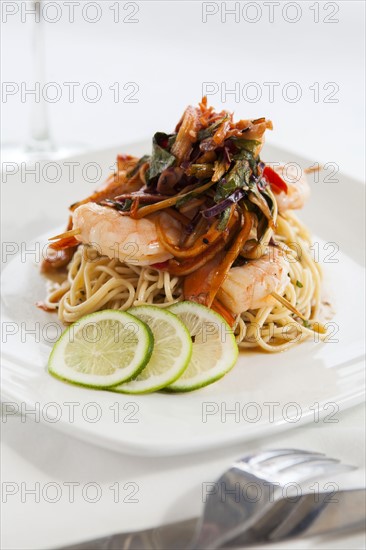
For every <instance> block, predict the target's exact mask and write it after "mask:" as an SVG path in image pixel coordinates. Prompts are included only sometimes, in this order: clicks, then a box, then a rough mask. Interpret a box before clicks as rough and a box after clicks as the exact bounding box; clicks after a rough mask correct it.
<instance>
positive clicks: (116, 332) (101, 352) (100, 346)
mask: <svg viewBox="0 0 366 550" xmlns="http://www.w3.org/2000/svg"><path fill="white" fill-rule="evenodd" d="M153 345H154V337H153V335H152V333H151V331H150V329H149V327H147V326H146V325H145V324H144V323H142V322H141V321H139V319H136V317H133V316H132V315H130V314H128V313H126V312H123V311H116V310H104V311H98V312H97V313H92V314H91V315H86V316H85V317H82V318H81V319H79V321H77V322H76V323H73V324H72V325H70V327H69V328H68V329H67V330H65V332H64V333H63V334H62V335H61V337H60V338H59V339H58V341H57V342H56V344H55V346H54V348H53V350H52V352H51V355H50V358H49V360H48V370H49V372H50V373H51V374H53V375H54V376H56V377H57V378H61V379H62V380H67V381H68V382H72V383H74V384H80V385H82V386H90V387H95V388H107V387H109V386H113V385H116V384H120V383H121V382H124V381H125V380H128V379H129V378H131V377H133V376H135V375H136V374H137V373H139V372H140V370H141V369H143V368H144V366H145V365H146V363H147V362H148V361H149V359H150V357H151V353H152V349H153Z"/></svg>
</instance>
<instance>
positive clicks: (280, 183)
mask: <svg viewBox="0 0 366 550" xmlns="http://www.w3.org/2000/svg"><path fill="white" fill-rule="evenodd" d="M263 176H264V177H265V178H266V180H267V181H268V183H269V185H270V186H271V189H272V190H273V191H274V192H275V193H281V191H284V192H285V193H286V195H287V183H286V182H285V181H284V180H283V179H282V178H281V176H280V175H279V174H277V172H276V171H275V170H273V168H271V167H270V166H265V168H264V170H263Z"/></svg>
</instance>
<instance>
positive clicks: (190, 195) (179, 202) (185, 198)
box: [175, 192, 196, 208]
mask: <svg viewBox="0 0 366 550" xmlns="http://www.w3.org/2000/svg"><path fill="white" fill-rule="evenodd" d="M195 196H196V195H195V193H193V192H192V193H187V195H184V196H183V197H182V198H181V199H178V200H177V202H176V203H175V206H176V208H180V207H181V206H183V205H184V204H186V203H187V202H189V201H190V200H191V199H194V197H195Z"/></svg>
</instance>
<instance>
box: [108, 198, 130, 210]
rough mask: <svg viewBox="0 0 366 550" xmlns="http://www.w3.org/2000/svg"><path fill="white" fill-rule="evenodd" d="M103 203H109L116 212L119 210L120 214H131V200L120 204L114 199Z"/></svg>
mask: <svg viewBox="0 0 366 550" xmlns="http://www.w3.org/2000/svg"><path fill="white" fill-rule="evenodd" d="M103 202H104V203H107V204H108V205H109V206H111V207H112V208H114V209H115V210H118V212H129V210H130V209H131V205H132V202H133V201H132V200H131V199H125V201H124V202H118V201H114V200H113V199H105V200H104V201H103Z"/></svg>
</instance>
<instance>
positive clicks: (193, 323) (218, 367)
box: [165, 302, 239, 392]
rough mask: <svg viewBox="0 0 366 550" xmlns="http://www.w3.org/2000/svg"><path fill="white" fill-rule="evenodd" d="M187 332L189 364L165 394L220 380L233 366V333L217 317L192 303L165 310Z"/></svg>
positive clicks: (189, 389) (235, 349) (221, 319)
mask: <svg viewBox="0 0 366 550" xmlns="http://www.w3.org/2000/svg"><path fill="white" fill-rule="evenodd" d="M169 309H170V311H171V312H172V313H174V314H175V315H176V316H177V317H179V319H181V321H183V323H184V324H185V325H186V327H187V328H188V330H189V332H190V335H191V338H192V341H193V346H192V348H193V349H192V357H191V361H190V363H189V365H188V367H187V368H186V370H185V371H184V372H183V374H182V375H181V376H180V377H179V378H178V379H177V380H176V381H175V382H173V384H170V386H168V387H166V388H165V389H166V390H167V391H172V392H184V391H191V390H196V389H198V388H202V387H203V386H207V385H208V384H212V382H215V381H216V380H219V378H222V377H223V376H224V375H225V374H226V373H227V372H228V371H229V370H230V369H231V368H232V367H233V366H234V365H235V363H236V360H237V358H238V352H239V350H238V345H237V343H236V341H235V337H234V334H233V331H232V330H231V328H230V327H229V325H228V324H227V322H226V321H225V319H223V317H221V315H218V313H215V312H214V311H212V309H209V308H207V307H205V306H202V305H199V304H196V303H194V302H180V303H178V304H174V305H172V306H170V307H169Z"/></svg>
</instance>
